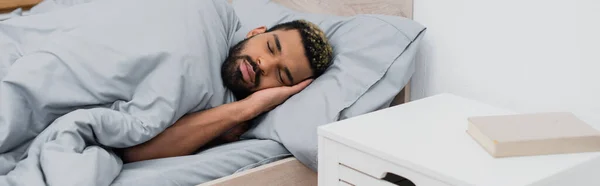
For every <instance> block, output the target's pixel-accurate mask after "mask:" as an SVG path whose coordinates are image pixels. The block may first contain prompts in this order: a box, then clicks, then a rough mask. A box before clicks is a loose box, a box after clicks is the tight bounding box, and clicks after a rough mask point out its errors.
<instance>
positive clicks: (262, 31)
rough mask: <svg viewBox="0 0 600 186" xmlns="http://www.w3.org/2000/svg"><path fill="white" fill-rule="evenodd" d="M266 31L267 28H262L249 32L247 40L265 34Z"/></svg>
mask: <svg viewBox="0 0 600 186" xmlns="http://www.w3.org/2000/svg"><path fill="white" fill-rule="evenodd" d="M266 31H267V27H265V26H261V27H258V28H255V29H252V30H250V32H248V34H246V38H249V37H252V36H255V35H258V34H262V33H265V32H266Z"/></svg>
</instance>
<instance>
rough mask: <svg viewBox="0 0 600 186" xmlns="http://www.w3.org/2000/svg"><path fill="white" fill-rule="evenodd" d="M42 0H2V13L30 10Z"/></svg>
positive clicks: (0, 8) (0, 4)
mask: <svg viewBox="0 0 600 186" xmlns="http://www.w3.org/2000/svg"><path fill="white" fill-rule="evenodd" d="M41 1H42V0H0V13H6V12H11V11H13V10H15V9H17V8H24V9H29V8H31V7H33V6H34V5H36V4H38V3H40V2H41Z"/></svg>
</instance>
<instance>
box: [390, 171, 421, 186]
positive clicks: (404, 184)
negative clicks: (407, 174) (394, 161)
mask: <svg viewBox="0 0 600 186" xmlns="http://www.w3.org/2000/svg"><path fill="white" fill-rule="evenodd" d="M382 180H385V181H387V182H390V183H393V184H394V185H400V186H415V184H414V183H413V182H412V181H410V180H409V179H406V178H404V177H402V176H399V175H397V174H394V173H390V172H388V173H386V174H385V176H384V177H383V178H382Z"/></svg>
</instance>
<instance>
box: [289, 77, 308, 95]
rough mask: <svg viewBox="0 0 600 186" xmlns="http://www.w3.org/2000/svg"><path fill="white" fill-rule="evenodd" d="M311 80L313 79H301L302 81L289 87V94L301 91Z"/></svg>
mask: <svg viewBox="0 0 600 186" xmlns="http://www.w3.org/2000/svg"><path fill="white" fill-rule="evenodd" d="M312 82H313V79H307V80H304V81H302V82H300V83H298V84H296V85H294V86H292V87H290V89H289V90H290V93H291V94H296V93H298V92H300V91H302V90H303V89H304V88H306V87H307V86H308V85H309V84H310V83H312Z"/></svg>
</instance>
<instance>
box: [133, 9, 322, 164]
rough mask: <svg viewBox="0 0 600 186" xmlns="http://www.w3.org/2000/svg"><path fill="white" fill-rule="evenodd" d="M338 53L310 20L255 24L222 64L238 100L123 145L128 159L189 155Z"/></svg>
mask: <svg viewBox="0 0 600 186" xmlns="http://www.w3.org/2000/svg"><path fill="white" fill-rule="evenodd" d="M332 53H333V51H332V47H331V46H330V45H329V43H328V41H327V38H326V36H325V34H324V33H323V31H321V30H320V29H319V28H318V27H317V26H316V25H315V24H313V23H310V22H308V21H304V20H297V21H292V22H287V23H282V24H279V25H276V26H274V27H273V28H270V29H269V30H267V28H266V27H264V26H263V27H258V28H255V29H253V30H251V31H250V32H249V33H248V34H247V35H246V39H244V40H243V41H241V42H240V43H238V44H236V45H235V46H233V47H232V48H231V50H230V52H229V56H228V57H227V58H226V60H225V62H224V63H223V65H222V69H221V76H222V78H223V82H224V83H225V86H226V87H227V88H228V89H230V90H231V91H232V92H233V93H234V95H235V96H236V97H237V98H238V101H236V102H232V103H228V104H224V105H221V106H218V107H215V108H212V109H209V110H205V111H202V112H198V113H194V114H190V115H187V116H184V117H182V118H181V119H179V120H178V121H177V122H176V123H175V124H173V125H172V126H171V127H169V128H167V129H166V130H165V131H163V132H162V133H161V134H159V135H157V136H156V137H155V138H153V139H151V140H149V141H147V142H145V143H143V144H140V145H138V146H134V147H130V148H126V149H123V159H124V161H125V162H135V161H142V160H148V159H155V158H165V157H173V156H182V155H188V154H191V153H193V152H194V151H196V150H197V149H199V148H201V147H202V146H204V145H206V144H207V143H208V142H210V141H211V140H213V139H215V138H217V137H219V136H220V135H221V134H223V133H225V132H227V131H228V130H230V129H232V128H234V129H237V130H235V131H238V133H240V132H241V131H243V130H240V129H243V127H244V123H245V122H247V121H249V120H251V119H253V118H254V117H256V116H258V115H260V114H262V113H264V112H267V111H269V110H271V109H273V108H274V107H276V106H277V105H279V104H281V103H283V102H284V101H285V100H286V99H287V98H288V97H290V96H291V95H293V94H296V93H298V92H300V91H301V90H302V89H304V88H305V87H306V86H308V84H310V82H311V81H312V79H314V78H317V77H319V76H320V75H321V74H323V73H324V71H325V69H327V68H328V67H329V66H330V65H331V62H332V56H333V54H332ZM225 136H227V135H225ZM230 140H231V139H230Z"/></svg>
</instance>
